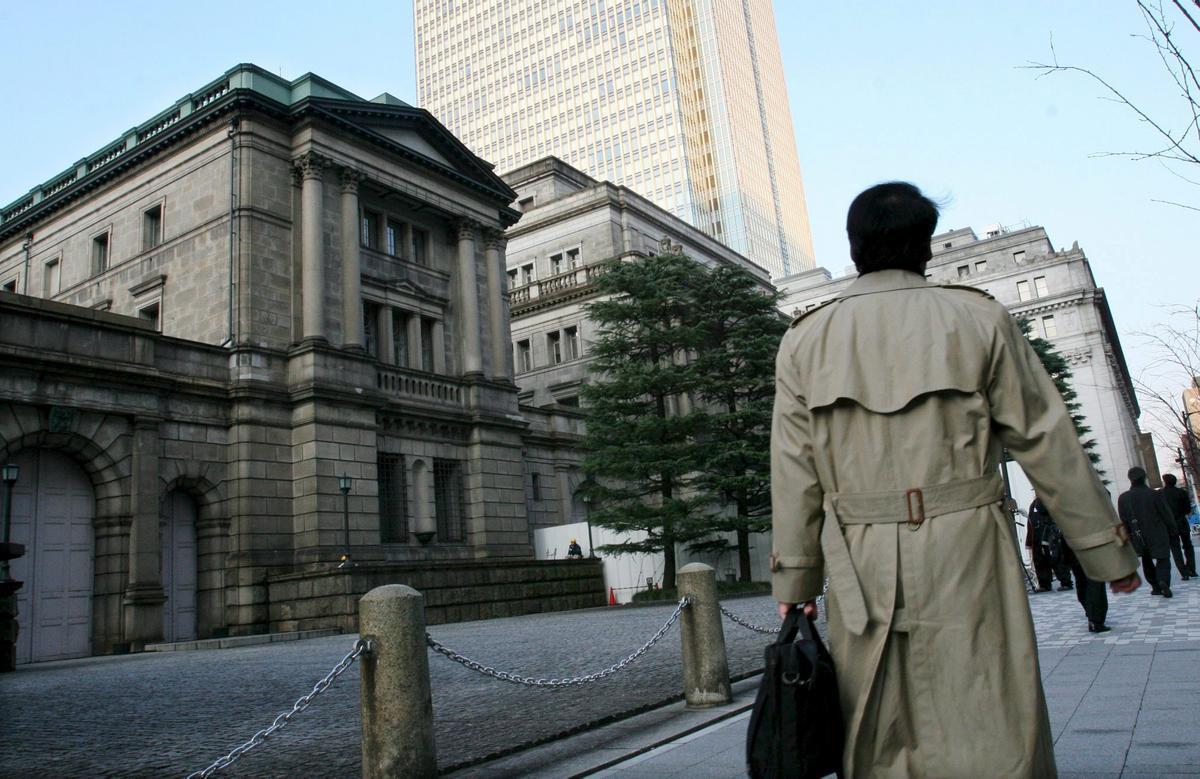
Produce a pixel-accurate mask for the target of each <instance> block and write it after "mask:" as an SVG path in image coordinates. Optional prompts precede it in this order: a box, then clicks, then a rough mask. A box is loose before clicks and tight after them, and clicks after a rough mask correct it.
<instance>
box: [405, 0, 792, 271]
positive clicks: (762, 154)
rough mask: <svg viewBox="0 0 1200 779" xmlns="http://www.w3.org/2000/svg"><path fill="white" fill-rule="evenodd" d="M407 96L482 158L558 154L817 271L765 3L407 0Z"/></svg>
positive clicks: (506, 164) (771, 259)
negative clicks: (411, 59) (412, 59)
mask: <svg viewBox="0 0 1200 779" xmlns="http://www.w3.org/2000/svg"><path fill="white" fill-rule="evenodd" d="M414 13H415V23H414V28H415V35H416V49H417V94H418V99H419V101H420V104H421V106H422V107H423V108H426V109H428V110H429V111H430V112H431V113H433V114H434V115H435V116H437V117H438V118H439V119H440V120H441V121H442V122H443V123H444V124H445V125H446V126H447V127H448V128H450V130H451V131H452V132H453V133H454V134H455V135H457V136H458V137H459V138H461V139H462V140H463V142H464V143H466V145H467V146H469V147H470V148H471V149H472V151H474V152H475V153H476V154H478V155H479V156H481V157H483V158H484V159H487V160H490V161H491V162H493V163H495V164H496V166H497V168H498V169H499V170H515V169H516V168H519V167H521V166H523V165H527V164H529V163H531V162H533V161H535V160H538V159H541V158H543V157H546V156H548V155H554V156H557V157H559V158H561V159H563V160H564V161H566V162H567V163H568V164H570V165H572V166H574V167H575V168H578V169H579V170H582V171H584V172H585V173H587V174H588V175H589V176H592V177H593V178H596V179H605V180H610V181H612V182H614V183H617V184H621V185H624V186H627V187H629V188H631V189H633V190H635V191H637V192H639V193H642V194H644V195H645V196H647V197H648V198H649V199H650V200H651V201H653V202H654V203H656V204H657V205H659V206H661V207H662V208H665V209H666V210H668V211H670V212H671V213H672V214H674V215H675V216H677V217H679V218H681V219H684V220H685V221H687V222H689V223H690V224H692V225H694V226H695V227H697V228H699V229H701V230H703V231H704V232H706V233H708V234H709V235H711V236H713V237H714V238H716V239H717V240H719V241H721V242H722V243H724V244H726V245H727V246H729V247H730V248H732V249H734V250H735V251H737V252H740V253H741V254H743V255H745V256H747V257H749V258H750V259H751V260H753V261H754V262H755V263H757V264H758V265H761V266H762V267H763V268H765V269H767V271H768V272H769V273H770V274H771V275H772V276H785V275H789V274H794V273H799V272H802V271H804V270H807V269H809V268H811V267H813V264H814V263H813V250H812V237H811V234H810V232H809V225H808V212H807V208H806V206H805V200H804V185H803V183H802V181H801V178H800V161H799V157H798V156H797V154H796V143H795V138H794V136H793V132H792V121H791V115H790V113H789V109H788V99H787V87H786V85H785V83H784V77H783V64H782V60H781V58H780V53H779V41H778V37H777V35H776V33H775V17H774V14H773V12H772V9H771V2H770V0H538V1H537V2H535V1H534V0H526V1H522V0H471V2H462V0H414Z"/></svg>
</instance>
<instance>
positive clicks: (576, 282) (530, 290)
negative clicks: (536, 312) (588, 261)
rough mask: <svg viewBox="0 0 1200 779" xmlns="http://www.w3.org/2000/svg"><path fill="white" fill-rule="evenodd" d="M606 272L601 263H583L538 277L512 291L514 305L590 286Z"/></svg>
mask: <svg viewBox="0 0 1200 779" xmlns="http://www.w3.org/2000/svg"><path fill="white" fill-rule="evenodd" d="M602 273H604V269H603V267H602V266H600V265H581V266H579V267H578V268H572V269H571V270H569V271H567V272H566V273H559V274H556V275H554V276H550V277H549V278H545V279H536V280H534V281H531V282H529V283H528V284H523V285H521V286H520V287H514V288H513V289H512V292H511V296H512V304H513V305H514V306H519V305H524V304H526V303H530V302H532V301H534V300H538V299H540V298H548V297H554V296H557V295H561V294H564V293H567V292H570V291H572V290H576V289H581V288H583V287H586V286H588V285H589V284H591V283H592V282H593V281H595V280H596V277H597V276H599V275H601V274H602Z"/></svg>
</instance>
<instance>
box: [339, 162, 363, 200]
mask: <svg viewBox="0 0 1200 779" xmlns="http://www.w3.org/2000/svg"><path fill="white" fill-rule="evenodd" d="M340 172H341V175H342V192H343V193H344V194H347V195H357V194H358V184H359V182H361V181H362V180H363V179H364V178H365V176H363V174H362V173H360V172H359V171H357V170H355V169H354V168H341V171H340Z"/></svg>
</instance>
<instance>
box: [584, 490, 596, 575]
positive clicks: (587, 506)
mask: <svg viewBox="0 0 1200 779" xmlns="http://www.w3.org/2000/svg"><path fill="white" fill-rule="evenodd" d="M583 518H584V521H586V522H587V529H588V557H590V558H592V559H595V557H596V549H595V547H593V546H592V496H591V495H584V496H583Z"/></svg>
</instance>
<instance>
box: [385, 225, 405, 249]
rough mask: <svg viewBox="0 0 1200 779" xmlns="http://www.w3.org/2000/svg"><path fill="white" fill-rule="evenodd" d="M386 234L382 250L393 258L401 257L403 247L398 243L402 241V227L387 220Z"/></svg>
mask: <svg viewBox="0 0 1200 779" xmlns="http://www.w3.org/2000/svg"><path fill="white" fill-rule="evenodd" d="M386 234H387V235H386V238H387V242H386V244H385V247H384V248H385V249H386V251H387V253H388V254H390V255H392V256H393V257H403V256H404V252H403V251H402V249H403V247H402V246H401V245H400V243H401V242H402V241H403V240H404V227H403V226H402V225H401V224H399V223H398V222H393V221H392V220H391V219H389V220H388V221H387V230H386Z"/></svg>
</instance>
